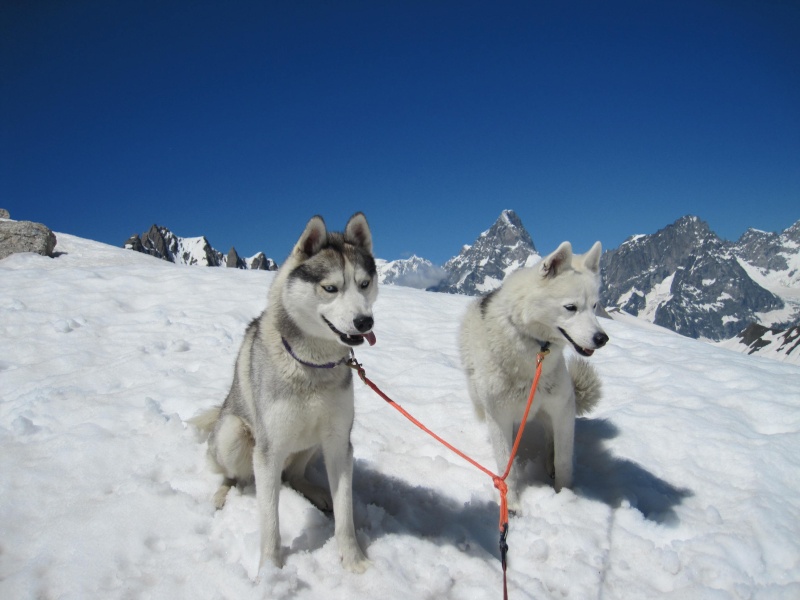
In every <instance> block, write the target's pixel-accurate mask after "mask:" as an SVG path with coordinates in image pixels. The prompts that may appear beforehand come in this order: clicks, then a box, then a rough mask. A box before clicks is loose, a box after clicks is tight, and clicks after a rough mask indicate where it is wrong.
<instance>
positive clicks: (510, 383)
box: [460, 242, 608, 511]
mask: <svg viewBox="0 0 800 600" xmlns="http://www.w3.org/2000/svg"><path fill="white" fill-rule="evenodd" d="M600 252H601V247H600V242H597V243H595V244H594V246H592V248H591V250H589V252H587V253H586V254H583V255H573V253H572V246H571V245H570V244H569V242H564V243H562V244H561V245H560V246H559V247H558V249H557V250H556V251H555V252H553V253H552V254H550V255H549V256H547V257H546V258H545V259H544V260H542V261H541V262H539V263H538V264H536V265H534V266H533V267H529V268H524V269H519V270H518V271H515V272H513V273H512V274H511V275H509V276H508V277H507V278H506V279H505V281H504V282H503V285H502V286H501V287H500V288H498V289H496V290H494V291H493V292H491V293H490V294H489V295H487V296H485V297H483V298H481V299H480V300H477V301H476V302H474V303H472V304H471V305H470V307H469V308H468V310H467V314H466V316H465V318H464V321H463V323H462V327H461V339H460V344H461V360H462V363H463V366H464V369H465V371H466V373H467V380H468V386H469V393H470V397H471V399H472V402H473V404H474V406H475V410H476V413H477V414H478V416H479V417H480V418H482V419H485V421H486V423H487V425H488V428H489V437H490V439H491V442H492V447H493V450H494V454H495V459H496V460H497V468H498V469H499V472H500V473H502V472H503V471H504V470H505V468H506V465H507V463H508V457H509V456H510V454H511V447H512V444H513V435H514V426H515V425H517V424H519V423H520V422H521V421H522V415H523V412H524V409H525V404H526V402H527V399H528V392H529V390H530V386H531V382H532V380H533V377H534V374H535V371H536V355H537V353H539V352H540V351H541V350H542V349H549V350H550V354H549V355H548V356H547V357H546V358H545V360H544V362H543V364H542V375H541V379H540V380H539V386H538V389H537V391H536V397H535V400H534V404H533V406H532V408H531V412H530V413H529V416H528V420H529V421H531V420H533V419H534V418H538V419H539V420H540V421H541V422H542V424H543V425H544V427H545V430H546V431H547V439H546V448H547V461H546V467H547V470H548V473H549V474H550V476H551V477H554V478H555V488H556V490H561V488H564V487H569V486H570V485H571V484H572V468H573V446H574V437H575V416H576V414H578V415H580V414H583V413H584V412H586V411H588V410H590V409H591V408H592V406H594V404H595V403H596V402H597V401H598V400H599V398H600V381H599V378H598V377H597V374H596V372H595V371H594V369H593V368H592V367H591V366H590V365H589V364H588V362H586V361H584V360H580V359H576V360H573V361H571V362H570V364H569V367H568V366H567V361H566V360H565V357H564V349H565V348H566V347H568V346H572V347H573V348H574V349H575V350H576V351H577V353H578V354H580V355H582V356H591V355H592V353H593V352H594V351H595V350H596V349H597V348H600V347H602V346H603V345H605V343H606V342H607V341H608V336H607V335H606V334H605V332H604V331H603V329H602V328H601V327H600V325H599V324H598V322H597V317H596V315H595V309H596V306H597V302H598V293H599V285H600V277H599V270H600ZM507 484H508V488H509V494H508V501H509V508H511V509H513V510H516V511H519V497H518V494H519V489H518V483H517V477H516V475H515V470H514V469H512V470H511V473H510V475H509V477H508V479H507Z"/></svg>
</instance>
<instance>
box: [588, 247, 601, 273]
mask: <svg viewBox="0 0 800 600" xmlns="http://www.w3.org/2000/svg"><path fill="white" fill-rule="evenodd" d="M602 253H603V246H602V244H600V242H599V241H598V242H595V243H594V246H592V247H591V248H590V249H589V251H588V252H587V253H586V254H584V255H583V266H584V267H586V268H587V269H589V270H590V271H591V272H592V273H599V272H600V255H601V254H602Z"/></svg>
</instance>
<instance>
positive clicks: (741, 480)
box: [0, 234, 800, 600]
mask: <svg viewBox="0 0 800 600" xmlns="http://www.w3.org/2000/svg"><path fill="white" fill-rule="evenodd" d="M57 235H58V241H59V243H58V247H57V248H56V250H57V251H58V252H61V253H62V254H61V255H60V256H59V257H58V258H56V259H48V258H43V257H40V256H37V255H31V254H25V255H14V256H11V257H9V258H7V259H4V260H2V261H0V447H1V448H2V451H1V452H0V473H2V476H0V598H15V599H17V598H65V599H66V598H70V599H71V598H104V599H105V598H170V599H172V598H192V599H197V598H244V599H246V598H276V599H280V598H302V599H310V598H325V599H338V598H341V599H353V598H380V599H381V600H394V599H406V598H409V599H411V598H414V599H418V598H431V599H432V598H437V599H440V598H449V599H459V600H461V599H484V598H486V599H489V598H491V599H496V598H499V597H501V572H500V566H499V562H498V560H497V556H498V552H497V531H496V528H497V516H498V515H497V505H496V501H497V497H496V492H495V490H494V488H493V486H492V482H491V480H489V478H488V477H486V476H485V475H483V474H481V473H480V472H477V471H476V470H475V469H474V468H473V467H471V466H470V465H468V464H466V463H464V462H463V461H462V460H460V459H458V458H457V457H455V456H453V455H451V454H449V453H448V451H447V450H445V449H444V448H442V447H440V446H438V445H437V444H436V443H435V442H434V441H433V440H431V439H430V438H427V437H425V436H424V434H422V433H420V432H418V431H417V430H415V429H414V428H413V427H412V426H411V425H410V424H408V423H407V422H406V421H404V420H403V418H402V417H401V416H400V415H398V414H397V413H396V412H394V411H393V410H391V408H390V407H388V406H387V405H385V404H384V403H383V402H382V401H381V400H380V399H378V398H377V396H375V395H374V394H373V393H372V392H371V391H370V390H369V389H367V388H366V387H365V386H363V385H362V384H361V383H360V382H359V381H356V423H355V426H354V429H353V435H352V440H353V446H354V449H355V456H356V465H355V483H354V488H355V489H354V496H355V514H356V523H357V527H358V531H359V536H360V538H361V540H362V542H363V544H364V545H365V547H366V549H367V553H368V554H369V557H370V559H371V560H372V563H373V564H372V567H371V569H369V570H368V571H367V572H366V573H365V574H363V575H353V574H350V573H347V572H345V571H344V570H343V569H342V568H341V566H340V564H339V561H338V558H337V550H336V547H335V543H334V541H333V539H332V533H333V523H332V520H331V519H330V518H329V517H327V516H325V515H323V514H321V513H320V512H318V511H317V510H316V509H314V508H313V507H312V506H311V505H310V504H309V503H308V502H307V501H305V500H304V499H303V498H302V497H300V496H299V495H298V494H296V493H295V492H294V491H293V490H290V489H288V488H285V489H284V490H283V491H282V493H281V505H280V509H281V531H282V536H283V544H284V547H285V552H286V554H287V561H286V562H287V564H286V566H285V567H284V569H283V570H280V571H278V570H271V571H270V570H268V571H267V572H266V573H265V574H264V575H263V577H262V578H261V580H260V581H254V578H255V575H256V568H257V561H258V557H257V552H258V532H257V526H256V503H255V496H254V491H253V489H252V488H251V489H246V490H244V491H243V492H241V491H237V490H232V492H231V494H230V496H229V501H228V504H227V505H226V506H225V508H224V509H223V510H222V511H219V512H215V511H214V509H213V507H212V505H211V501H210V499H211V495H212V494H213V492H214V491H215V489H216V486H217V484H218V480H217V478H216V476H214V475H213V474H212V473H211V472H210V471H209V470H208V469H207V468H206V466H205V459H204V453H205V446H204V444H203V443H201V442H199V441H198V440H197V439H196V436H195V434H194V432H193V431H192V430H191V429H190V428H188V427H187V426H186V424H185V420H186V419H188V418H189V417H191V416H193V415H194V414H195V413H197V412H198V411H199V410H201V409H204V408H207V407H209V406H211V405H212V404H214V403H219V402H221V401H222V400H223V398H224V396H225V393H226V392H227V388H228V386H229V383H230V379H231V377H232V368H233V362H234V358H235V354H236V351H237V349H238V346H239V343H240V341H241V339H242V336H243V333H244V329H245V327H246V325H247V323H248V321H249V320H250V319H252V318H253V317H255V316H256V315H257V314H258V313H259V312H260V311H261V309H262V308H263V306H264V304H265V299H266V291H267V288H268V285H269V282H270V281H271V278H272V274H270V273H266V272H263V271H262V272H258V271H240V270H236V269H195V268H190V267H180V266H176V265H172V264H168V263H165V262H162V261H157V260H154V259H152V258H151V257H148V256H145V255H142V254H138V253H134V252H130V251H128V250H122V249H116V248H113V247H110V246H104V245H102V244H98V243H95V242H91V241H87V240H82V239H80V238H76V237H73V236H69V235H66V234H57ZM469 301H470V299H469V298H465V297H462V296H451V295H446V294H431V293H426V292H421V291H417V290H412V289H408V288H401V287H391V286H388V287H384V288H383V289H382V290H381V293H380V296H379V300H378V303H377V306H376V315H375V316H376V322H377V326H376V331H377V336H378V344H377V345H376V346H375V347H372V348H363V349H359V350H358V351H357V355H358V358H359V359H360V360H361V361H362V362H363V363H364V366H365V367H366V369H367V374H368V375H369V376H370V377H371V378H372V379H373V380H375V381H376V382H377V383H378V384H379V385H381V386H382V387H383V388H384V390H385V391H386V392H387V393H389V394H390V395H392V396H393V397H395V398H396V399H397V400H398V401H400V402H401V403H402V404H403V405H404V406H405V407H406V408H407V409H408V410H410V411H411V412H412V413H414V414H415V415H416V416H417V417H418V418H420V419H421V420H423V421H424V422H426V423H427V424H428V425H429V426H431V427H432V428H433V429H434V430H436V431H437V432H438V433H440V434H441V435H442V436H443V437H445V438H446V439H448V440H450V441H451V442H453V443H455V444H456V445H457V446H460V447H462V448H463V449H465V450H468V451H469V452H470V453H471V454H472V455H473V456H474V457H475V458H476V459H478V460H479V461H481V462H483V463H484V464H487V465H488V466H490V467H493V465H492V464H491V459H490V456H491V452H490V447H489V443H488V440H487V436H486V432H485V431H484V429H483V427H482V426H481V424H479V423H478V422H476V420H475V418H474V416H473V413H472V409H471V406H470V403H469V401H468V399H467V393H466V388H465V382H464V377H463V375H462V373H461V371H460V368H459V359H458V352H457V344H456V336H457V329H458V322H459V319H460V317H461V315H462V313H463V311H464V309H465V308H466V306H467V303H468V302H469ZM605 325H606V327H607V330H608V333H609V335H610V336H611V342H610V343H609V345H608V346H607V347H606V348H604V349H603V350H602V351H601V352H598V353H597V354H596V355H595V356H594V357H593V358H592V360H593V362H594V364H595V365H596V366H597V368H598V370H599V371H600V373H601V375H602V377H603V380H604V385H605V397H604V399H603V400H602V401H601V404H600V406H599V408H598V410H597V411H596V412H595V413H594V414H592V415H590V417H589V418H584V419H580V420H579V421H578V423H577V458H576V460H577V468H576V473H575V483H576V486H575V489H574V490H573V491H569V490H565V491H563V492H562V493H560V494H556V493H555V492H554V491H553V489H552V488H551V487H549V485H548V484H547V483H546V482H545V481H544V476H543V469H542V467H541V464H540V463H539V461H538V450H539V448H538V446H537V443H536V442H537V437H536V435H535V434H536V428H530V435H527V436H526V445H525V447H524V448H523V458H522V460H521V462H520V464H518V465H517V467H516V468H522V469H523V470H524V473H525V477H526V479H527V480H528V481H529V483H530V486H529V487H528V488H527V489H526V490H525V492H524V494H523V495H522V499H521V501H522V504H523V514H522V515H520V516H517V517H514V518H513V519H512V522H511V533H510V537H509V545H510V557H509V592H510V598H512V599H522V598H536V599H551V598H575V599H581V600H582V599H585V598H603V599H622V598H625V599H628V598H681V599H684V598H690V599H691V598H703V599H704V598H709V599H716V598H741V599H748V598H756V599H760V598H765V599H775V598H779V599H796V598H800V493H798V492H799V491H800V480H799V479H798V477H797V474H798V465H799V463H800V433H798V432H800V410H798V408H800V368H798V367H797V366H793V365H786V364H781V363H777V362H775V361H771V360H768V359H760V358H756V357H749V356H745V355H740V354H737V353H734V352H730V351H727V350H724V349H721V348H716V347H713V346H710V345H707V344H704V343H702V342H698V341H694V340H690V339H687V338H684V337H681V336H678V335H676V334H672V333H669V332H664V331H658V330H655V329H653V328H646V327H638V326H637V325H636V324H635V323H634V322H618V321H609V322H606V323H605ZM314 476H315V477H318V478H322V477H324V475H323V470H322V469H321V468H320V466H319V465H317V466H316V467H315V469H314Z"/></svg>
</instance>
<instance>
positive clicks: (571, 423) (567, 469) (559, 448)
mask: <svg viewBox="0 0 800 600" xmlns="http://www.w3.org/2000/svg"><path fill="white" fill-rule="evenodd" d="M551 420H552V424H553V432H552V439H553V450H552V451H553V468H554V469H555V489H556V491H557V492H560V491H561V490H562V489H564V488H569V487H572V469H573V461H574V456H573V455H574V452H575V402H574V401H573V402H571V403H566V406H563V407H561V409H560V410H558V412H557V413H556V414H554V415H552V416H551Z"/></svg>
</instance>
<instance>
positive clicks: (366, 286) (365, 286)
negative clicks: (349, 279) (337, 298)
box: [361, 279, 369, 290]
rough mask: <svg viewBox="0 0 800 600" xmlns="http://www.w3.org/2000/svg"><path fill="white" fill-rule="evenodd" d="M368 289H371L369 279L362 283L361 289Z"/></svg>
mask: <svg viewBox="0 0 800 600" xmlns="http://www.w3.org/2000/svg"><path fill="white" fill-rule="evenodd" d="M368 287H369V279H366V280H364V281H362V282H361V289H362V290H365V289H367V288H368Z"/></svg>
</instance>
